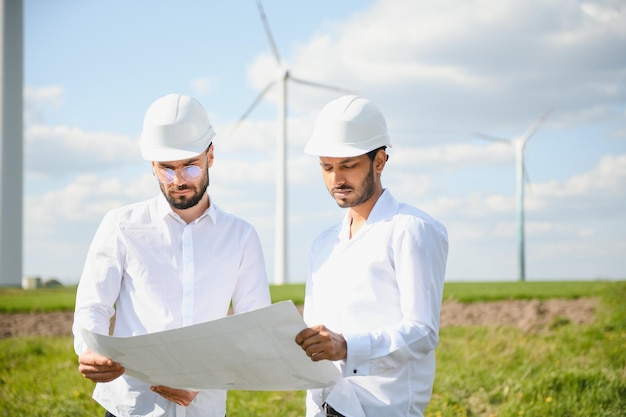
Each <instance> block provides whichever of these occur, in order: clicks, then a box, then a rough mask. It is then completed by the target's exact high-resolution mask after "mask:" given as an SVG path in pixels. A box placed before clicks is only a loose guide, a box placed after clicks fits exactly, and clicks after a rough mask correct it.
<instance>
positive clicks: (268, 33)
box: [257, 0, 281, 65]
mask: <svg viewBox="0 0 626 417" xmlns="http://www.w3.org/2000/svg"><path fill="white" fill-rule="evenodd" d="M257 7H258V8H259V14H260V15H261V21H262V22H263V28H264V29H265V35H266V36H267V41H268V42H269V44H270V48H271V49H272V54H274V58H275V59H276V62H277V63H278V65H281V60H280V54H279V53H278V48H276V42H274V37H273V36H272V31H271V30H270V24H269V23H268V21H267V16H265V11H264V10H263V4H261V0H258V1H257Z"/></svg>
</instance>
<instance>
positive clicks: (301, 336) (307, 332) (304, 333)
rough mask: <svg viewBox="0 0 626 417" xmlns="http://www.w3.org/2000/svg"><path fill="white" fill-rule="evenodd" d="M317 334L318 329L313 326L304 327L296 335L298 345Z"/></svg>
mask: <svg viewBox="0 0 626 417" xmlns="http://www.w3.org/2000/svg"><path fill="white" fill-rule="evenodd" d="M316 334H317V330H315V329H313V328H311V327H309V328H306V329H303V330H301V331H300V333H298V334H297V335H296V343H297V344H298V345H300V346H302V343H303V342H304V341H305V340H306V339H308V338H310V337H311V336H315V335H316Z"/></svg>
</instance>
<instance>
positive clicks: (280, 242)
mask: <svg viewBox="0 0 626 417" xmlns="http://www.w3.org/2000/svg"><path fill="white" fill-rule="evenodd" d="M257 7H258V9H259V14H260V16H261V21H262V23H263V27H264V29H265V34H266V36H267V40H268V42H269V44H270V48H271V50H272V54H273V55H274V59H275V60H276V64H277V67H278V76H277V77H276V78H275V79H273V80H272V81H270V82H269V83H268V84H267V85H266V86H265V88H264V89H263V90H262V91H261V93H260V94H259V95H258V96H257V97H256V99H255V100H254V101H253V102H252V104H251V105H250V106H249V107H248V109H247V110H246V111H245V113H244V114H243V116H241V118H240V119H239V120H238V121H237V123H236V124H235V127H237V126H238V125H239V124H240V123H241V122H242V121H243V120H244V119H245V118H246V117H247V116H248V115H249V114H250V113H251V112H252V110H253V109H254V108H255V107H256V106H257V104H259V102H260V101H261V100H262V99H263V97H264V96H265V94H266V93H267V92H268V91H269V90H271V89H272V87H273V86H274V85H275V84H278V86H279V102H280V105H279V106H278V136H277V144H276V208H275V210H276V211H275V223H274V283H275V284H284V283H286V282H287V279H286V274H287V271H288V269H287V245H286V243H287V180H286V178H287V82H288V81H292V82H295V83H298V84H303V85H308V86H311V87H318V88H324V89H327V90H331V91H336V92H342V93H348V94H354V91H351V90H347V89H343V88H340V87H335V86H332V85H328V84H322V83H318V82H313V81H307V80H303V79H301V78H297V77H294V76H293V75H291V73H290V72H289V70H288V69H287V68H286V67H285V65H284V64H283V62H282V60H281V58H280V54H279V53H278V48H276V43H275V42H274V37H273V36H272V32H271V30H270V26H269V23H268V21H267V17H266V16H265V11H264V10H263V5H262V4H261V2H260V1H257Z"/></svg>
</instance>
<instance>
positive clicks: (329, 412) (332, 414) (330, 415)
mask: <svg viewBox="0 0 626 417" xmlns="http://www.w3.org/2000/svg"><path fill="white" fill-rule="evenodd" d="M322 410H324V413H325V414H326V417H345V416H344V415H343V414H341V413H340V412H339V411H337V410H335V409H334V408H332V407H331V406H330V404H328V403H324V404H322Z"/></svg>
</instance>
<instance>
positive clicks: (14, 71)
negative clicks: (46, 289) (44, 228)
mask: <svg viewBox="0 0 626 417" xmlns="http://www.w3.org/2000/svg"><path fill="white" fill-rule="evenodd" d="M23 15H24V5H23V2H22V0H0V77H1V80H0V85H1V87H0V265H1V268H0V286H3V287H18V286H19V285H20V283H21V281H22V259H23V250H22V237H23V225H22V223H23V222H22V216H23V214H22V209H23V202H22V199H23V198H24V187H23V184H24V173H23V171H24V166H23V162H22V161H23V153H24V143H23V138H22V124H23V115H22V112H23V111H24V110H23V105H22V102H23V98H22V89H23V84H24V83H23V78H24V77H23V61H24V59H23V55H24V52H23V50H24V34H23V17H24V16H23Z"/></svg>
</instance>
